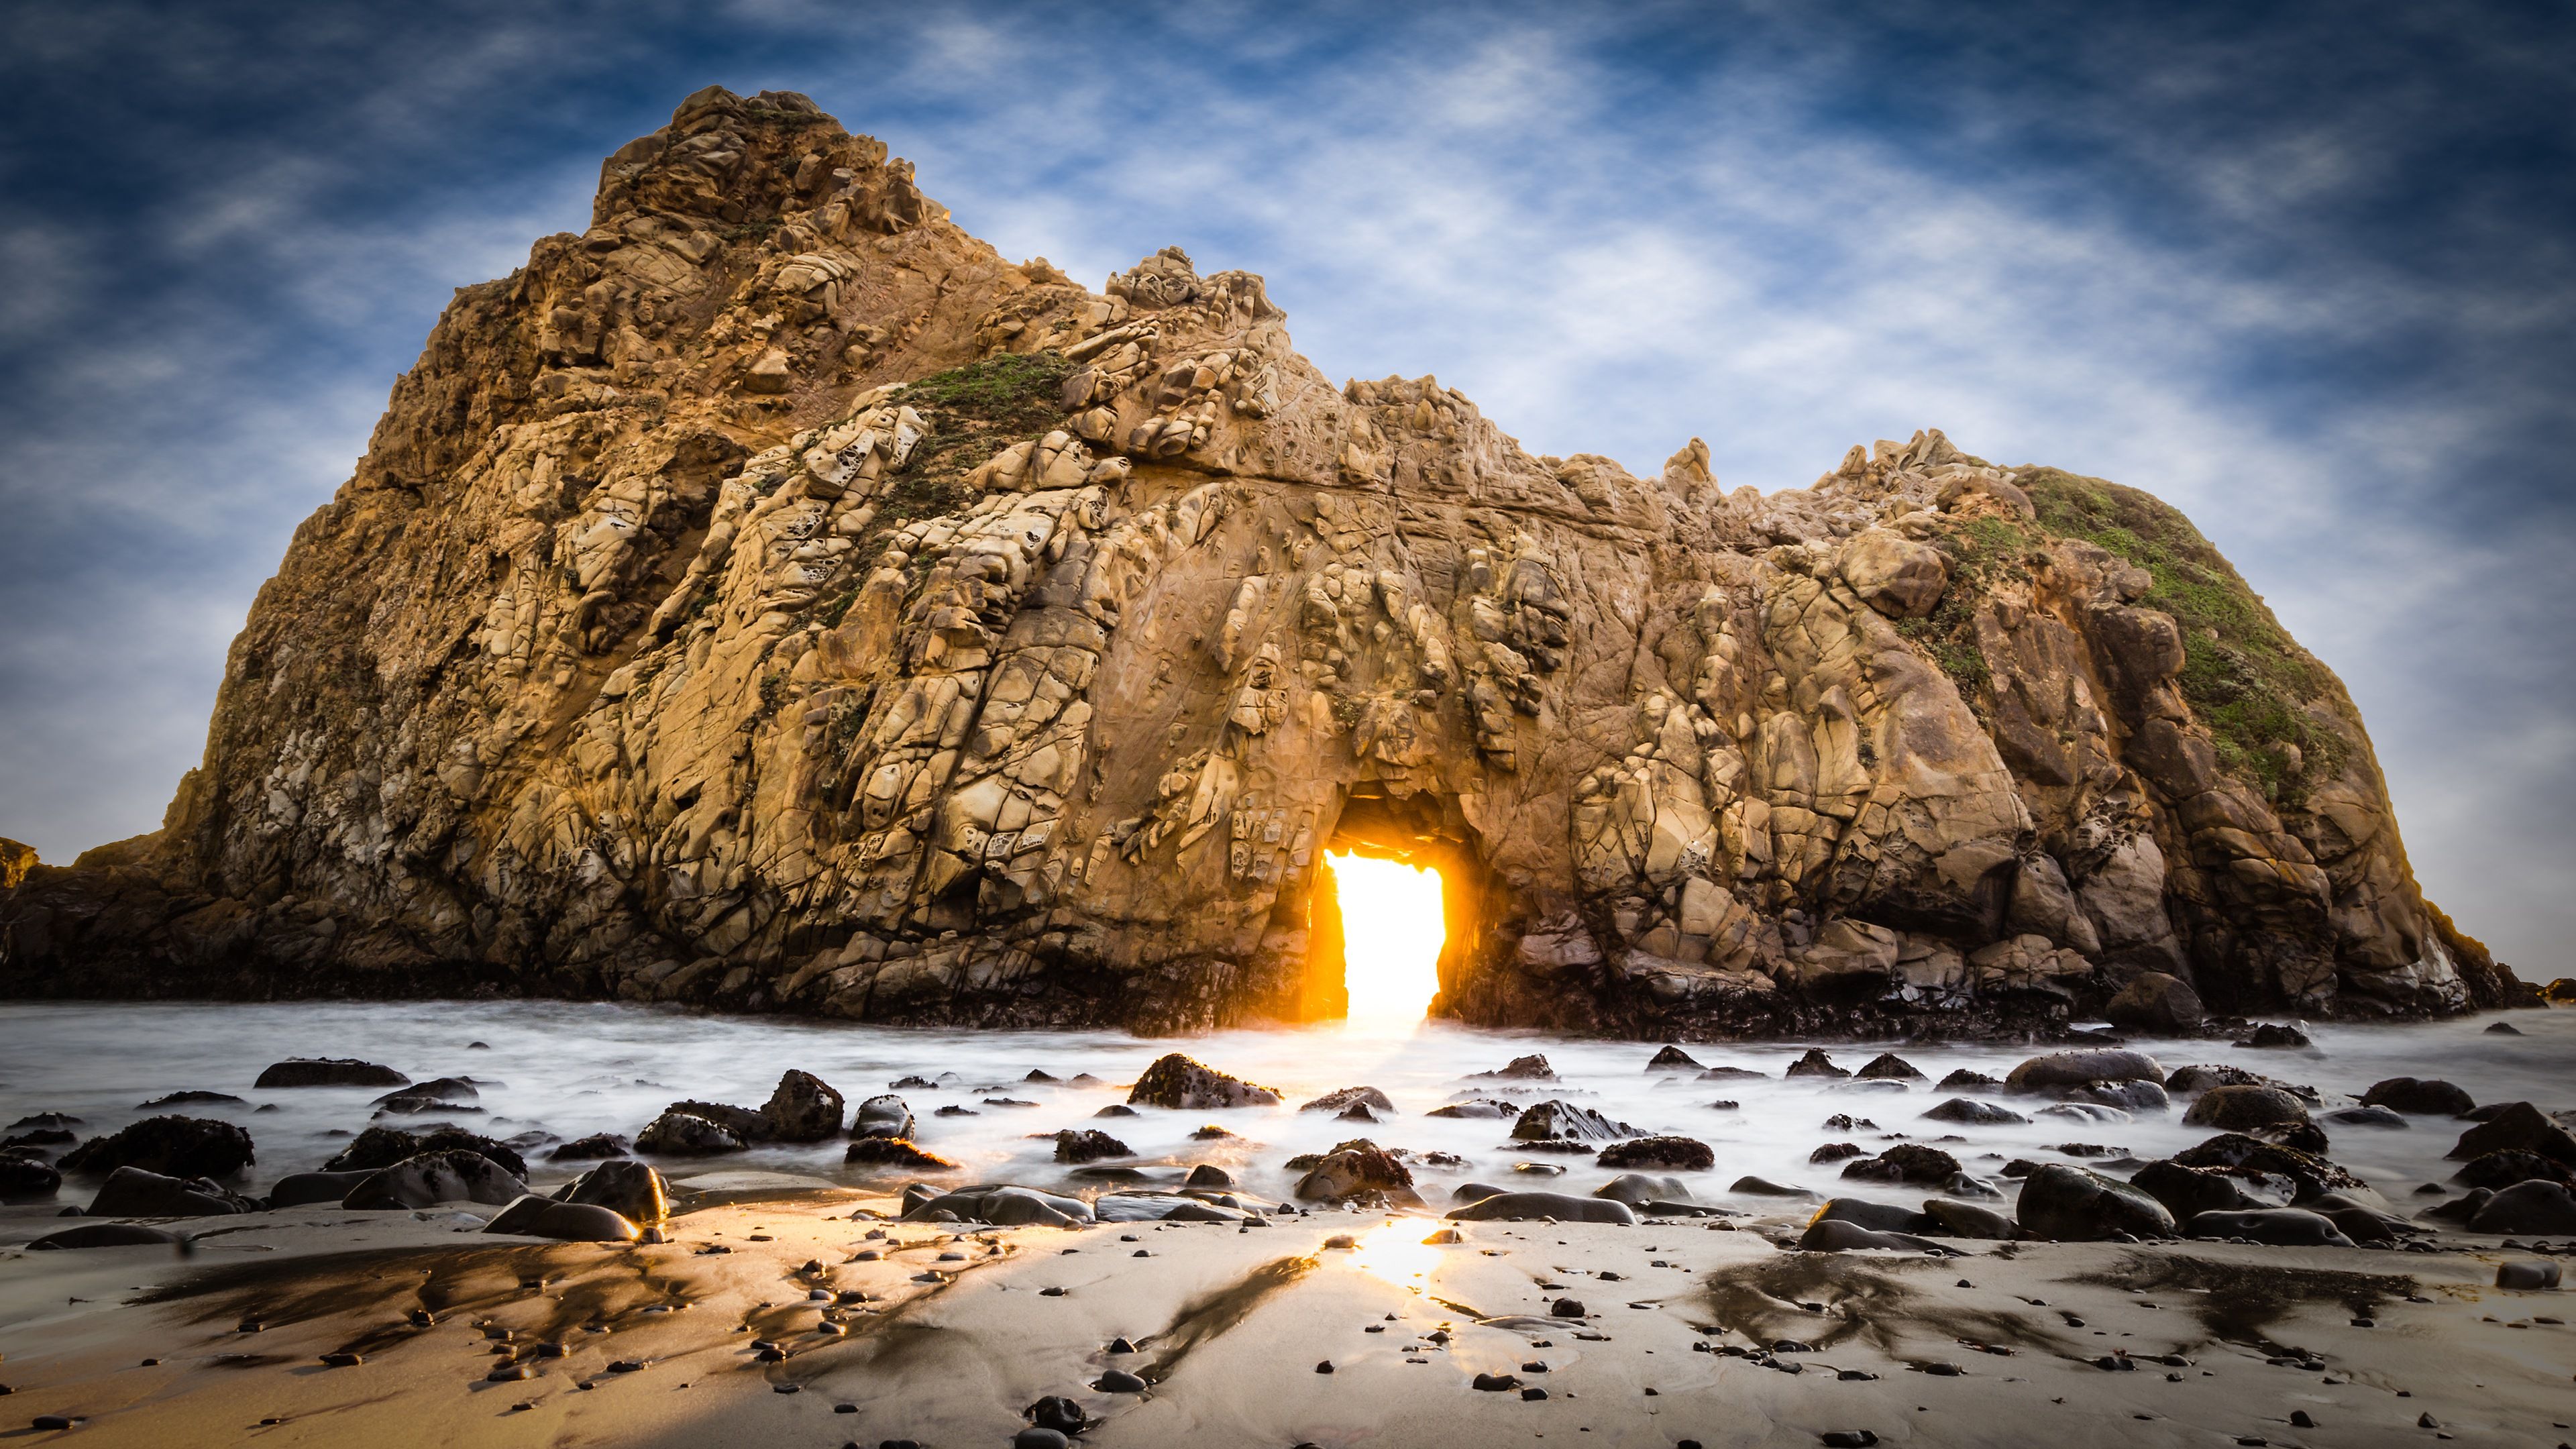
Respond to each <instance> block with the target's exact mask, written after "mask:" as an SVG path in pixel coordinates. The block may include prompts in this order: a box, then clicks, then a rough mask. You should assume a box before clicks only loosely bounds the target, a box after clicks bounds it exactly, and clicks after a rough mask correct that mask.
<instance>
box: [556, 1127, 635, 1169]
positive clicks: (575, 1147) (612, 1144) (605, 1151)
mask: <svg viewBox="0 0 2576 1449" xmlns="http://www.w3.org/2000/svg"><path fill="white" fill-rule="evenodd" d="M631 1145H632V1144H630V1143H628V1142H627V1140H626V1139H625V1138H623V1137H620V1136H618V1135H617V1134H616V1133H614V1132H594V1133H592V1134H591V1135H590V1136H588V1137H576V1138H574V1139H573V1140H572V1141H570V1142H567V1143H565V1144H563V1145H562V1146H560V1147H558V1148H556V1149H555V1150H554V1151H552V1152H549V1153H547V1154H546V1160H547V1161H549V1162H598V1161H601V1160H603V1159H606V1158H612V1157H624V1156H625V1155H626V1153H627V1149H628V1148H629V1147H630V1146H631Z"/></svg>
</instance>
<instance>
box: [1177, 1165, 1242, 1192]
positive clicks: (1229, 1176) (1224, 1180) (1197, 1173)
mask: <svg viewBox="0 0 2576 1449" xmlns="http://www.w3.org/2000/svg"><path fill="white" fill-rule="evenodd" d="M1181 1186H1183V1187H1232V1186H1234V1174H1233V1173H1231V1172H1228V1171H1226V1170H1225V1169H1224V1168H1222V1167H1219V1166H1217V1165H1216V1164H1215V1163H1213V1162H1202V1163H1200V1164H1199V1165H1198V1166H1196V1167H1193V1168H1191V1169H1190V1175H1189V1178H1188V1180H1187V1181H1185V1182H1183V1183H1182V1184H1181Z"/></svg>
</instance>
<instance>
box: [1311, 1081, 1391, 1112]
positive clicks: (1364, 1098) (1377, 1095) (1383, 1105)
mask: <svg viewBox="0 0 2576 1449" xmlns="http://www.w3.org/2000/svg"><path fill="white" fill-rule="evenodd" d="M1353 1107H1370V1108H1374V1109H1376V1110H1377V1111H1380V1112H1385V1113H1388V1114H1390V1115H1392V1114H1393V1113H1394V1111H1395V1103H1393V1102H1391V1101H1388V1100H1387V1095H1386V1093H1384V1092H1381V1091H1379V1090H1378V1089H1377V1088H1375V1087H1344V1088H1342V1089H1341V1090H1340V1091H1338V1092H1326V1093H1325V1094H1324V1095H1322V1096H1320V1097H1317V1098H1316V1099H1315V1100H1313V1101H1311V1102H1308V1103H1307V1104H1306V1105H1304V1106H1302V1107H1300V1108H1298V1109H1297V1110H1298V1111H1300V1112H1347V1111H1349V1110H1350V1109H1351V1108H1353Z"/></svg>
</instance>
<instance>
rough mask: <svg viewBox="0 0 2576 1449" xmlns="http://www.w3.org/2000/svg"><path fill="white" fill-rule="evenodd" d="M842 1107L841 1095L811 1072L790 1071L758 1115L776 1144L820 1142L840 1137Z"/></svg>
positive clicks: (780, 1080)
mask: <svg viewBox="0 0 2576 1449" xmlns="http://www.w3.org/2000/svg"><path fill="white" fill-rule="evenodd" d="M842 1106H843V1103H842V1099H841V1094H840V1093H839V1092H837V1091H834V1090H833V1089H832V1087H831V1084H830V1083H828V1082H825V1081H824V1080H823V1079H822V1078H820V1077H818V1076H815V1075H814V1074H813V1073H812V1072H800V1071H796V1070H793V1069H790V1070H789V1071H787V1072H785V1073H783V1074H781V1075H780V1077H779V1078H778V1085H777V1086H776V1087H774V1088H772V1089H771V1091H770V1093H769V1100H768V1101H767V1102H764V1103H762V1104H761V1108H760V1115H761V1117H762V1118H763V1119H764V1120H765V1121H766V1122H767V1123H768V1125H769V1135H770V1136H771V1137H773V1138H775V1139H776V1140H778V1141H780V1142H820V1141H822V1140H824V1139H825V1138H827V1137H836V1136H839V1135H840V1131H841V1109H842ZM896 1135H897V1136H902V1135H905V1134H902V1133H897V1134H896Z"/></svg>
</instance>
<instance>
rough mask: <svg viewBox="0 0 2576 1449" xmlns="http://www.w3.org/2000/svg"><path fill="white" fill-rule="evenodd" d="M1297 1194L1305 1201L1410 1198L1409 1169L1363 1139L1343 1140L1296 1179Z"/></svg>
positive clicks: (1410, 1199) (1412, 1197) (1410, 1180)
mask: <svg viewBox="0 0 2576 1449" xmlns="http://www.w3.org/2000/svg"><path fill="white" fill-rule="evenodd" d="M1295 1191H1296V1194H1297V1196H1299V1197H1301V1198H1304V1199H1305V1200H1306V1201H1308V1202H1349V1201H1352V1200H1354V1199H1359V1198H1378V1199H1392V1200H1395V1201H1398V1202H1406V1201H1413V1200H1416V1199H1414V1195H1413V1172H1412V1169H1410V1168H1408V1167H1406V1166H1405V1165H1404V1164H1403V1163H1402V1162H1400V1161H1398V1160H1397V1159H1396V1158H1395V1157H1394V1155H1393V1154H1391V1153H1388V1152H1385V1151H1382V1150H1380V1149H1379V1148H1377V1147H1375V1146H1371V1145H1368V1144H1365V1143H1345V1144H1344V1145H1342V1146H1340V1147H1337V1148H1335V1149H1334V1150H1333V1151H1332V1152H1330V1153H1327V1154H1326V1155H1325V1156H1324V1158H1323V1159H1322V1160H1321V1161H1319V1162H1317V1163H1316V1164H1315V1165H1314V1167H1313V1168H1311V1169H1309V1170H1308V1171H1307V1173H1306V1175H1305V1176H1303V1177H1301V1178H1299V1179H1297V1186H1296V1189H1295Z"/></svg>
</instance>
